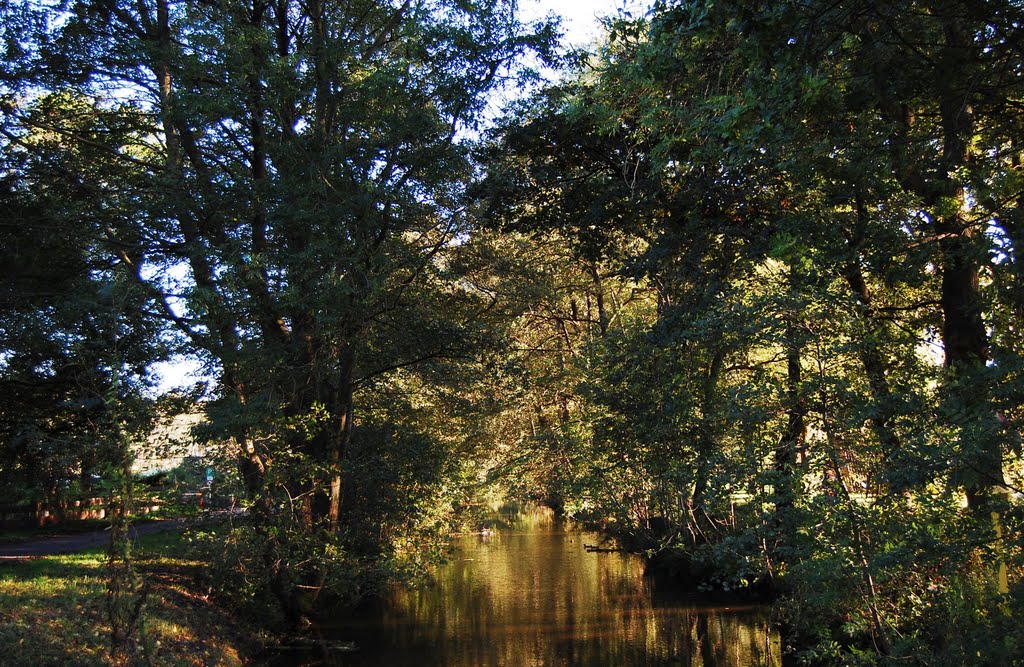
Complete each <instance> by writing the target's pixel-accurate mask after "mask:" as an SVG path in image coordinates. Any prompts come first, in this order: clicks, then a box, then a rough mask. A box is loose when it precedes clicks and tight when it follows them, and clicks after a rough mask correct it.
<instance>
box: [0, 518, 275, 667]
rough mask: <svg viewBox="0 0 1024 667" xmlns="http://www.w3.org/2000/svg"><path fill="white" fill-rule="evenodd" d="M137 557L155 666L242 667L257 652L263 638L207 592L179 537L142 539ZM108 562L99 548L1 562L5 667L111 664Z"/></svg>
mask: <svg viewBox="0 0 1024 667" xmlns="http://www.w3.org/2000/svg"><path fill="white" fill-rule="evenodd" d="M136 554H137V567H138V569H139V572H140V573H141V574H142V575H143V577H144V578H145V580H146V582H147V583H148V587H149V594H148V596H147V606H146V619H147V636H148V638H149V642H150V645H151V646H152V651H153V662H154V664H156V665H242V664H246V663H247V662H249V661H250V660H251V658H252V657H253V656H255V655H256V654H257V653H258V652H259V651H260V649H261V643H260V637H259V635H258V633H257V632H256V631H255V630H254V629H253V628H251V627H248V626H246V625H244V624H242V623H241V622H240V621H239V620H237V619H236V618H234V617H233V616H232V615H231V614H229V613H228V612H226V611H225V610H223V609H221V608H219V607H218V606H217V605H216V604H214V602H213V601H212V600H211V599H210V597H209V596H208V595H207V594H206V590H205V588H204V587H203V585H202V583H201V581H202V579H201V577H200V573H201V572H202V568H203V567H204V566H205V564H204V563H203V562H201V561H198V560H195V559H194V558H190V557H189V554H188V550H187V547H186V545H185V543H184V542H183V541H182V539H181V537H180V535H179V534H177V533H174V532H172V533H164V534H159V535H151V536H147V537H144V538H142V539H140V541H139V543H138V544H137V545H136ZM105 563H106V554H105V552H103V551H100V550H94V551H90V552H85V553H79V554H71V555H61V556H45V557H38V558H33V559H24V560H6V561H0V646H3V647H4V654H3V655H2V656H0V663H2V664H4V665H12V666H14V665H26V666H28V665H32V666H36V665H64V664H73V665H83V666H84V665H104V664H107V661H108V654H107V647H108V642H109V633H110V625H109V623H108V621H107V616H106V606H105V603H106V569H105Z"/></svg>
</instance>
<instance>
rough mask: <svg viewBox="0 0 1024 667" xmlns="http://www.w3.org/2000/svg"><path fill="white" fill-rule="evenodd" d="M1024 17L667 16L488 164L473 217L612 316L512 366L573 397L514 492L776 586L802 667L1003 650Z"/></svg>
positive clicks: (1006, 646)
mask: <svg viewBox="0 0 1024 667" xmlns="http://www.w3.org/2000/svg"><path fill="white" fill-rule="evenodd" d="M1022 20H1024V15H1022V14H1021V11H1020V9H1019V7H1017V6H1016V5H1014V4H1013V3H1000V2H990V3H967V2H935V3H918V2H906V3H888V4H886V5H885V6H880V5H878V4H877V3H861V2H840V3H788V2H783V3H772V4H769V5H764V4H759V3H747V2H715V3H705V2H663V3H658V4H656V6H655V7H654V8H653V9H652V11H651V12H650V13H649V14H648V15H647V16H646V17H644V18H642V19H629V18H626V19H621V20H617V21H612V22H610V24H609V37H608V40H607V42H606V43H605V45H604V46H603V48H602V49H601V51H600V52H599V53H598V54H596V55H595V56H593V57H592V58H591V59H590V60H588V61H587V62H586V63H585V64H584V65H583V66H582V67H581V68H580V70H579V72H578V73H577V74H576V75H575V76H573V77H570V78H569V79H568V80H567V81H566V82H565V83H563V84H560V85H559V86H556V87H554V88H551V89H549V90H548V91H546V92H545V93H544V94H543V95H542V96H538V97H536V98H535V99H534V100H533V101H532V102H531V103H527V104H525V105H524V108H523V109H520V110H519V112H518V113H517V114H514V115H512V116H510V117H509V118H508V120H507V122H506V124H505V125H503V126H502V127H500V128H498V130H496V131H495V132H494V134H493V141H492V144H491V145H490V147H489V148H488V149H487V153H486V159H487V160H488V165H489V167H488V173H487V177H486V179H485V180H484V181H483V183H482V184H481V186H480V188H479V199H480V202H481V205H482V206H483V207H484V208H485V210H486V211H487V212H488V219H489V220H490V221H492V222H493V224H494V225H495V226H496V227H497V228H498V229H501V230H503V231H505V232H507V233H515V234H525V235H527V237H529V238H534V239H540V240H543V242H545V243H549V244H550V243H561V244H564V245H565V246H566V247H568V248H571V249H572V251H571V253H570V254H571V258H569V261H565V262H564V265H565V268H564V269H563V274H564V275H573V273H574V272H575V271H576V270H577V269H576V266H577V265H578V263H580V262H583V263H585V262H592V263H593V264H592V266H593V269H592V271H591V273H592V274H593V275H595V276H598V275H600V276H602V277H603V279H602V286H603V287H602V288H600V289H601V291H602V292H603V295H604V300H605V301H606V302H609V301H611V302H613V303H614V304H615V306H614V307H613V308H612V312H610V313H603V314H602V315H601V317H600V318H599V319H590V320H589V324H590V326H589V329H590V333H591V338H590V339H589V340H588V341H587V343H586V344H585V345H574V344H573V342H572V341H571V340H570V338H569V337H568V336H566V338H565V340H564V344H563V345H561V346H560V347H561V351H562V355H563V357H564V356H565V354H566V353H567V352H571V355H570V357H571V360H572V363H571V364H570V365H569V367H568V368H562V367H561V365H559V366H558V367H557V368H556V369H552V368H551V365H550V362H549V361H547V360H545V359H544V358H543V357H540V356H537V355H534V356H533V357H532V358H533V361H532V362H531V363H532V364H535V365H536V368H538V371H539V372H540V373H541V377H542V378H545V379H550V378H567V379H568V382H567V383H563V384H561V385H559V386H558V388H557V389H556V390H555V391H556V392H562V394H564V393H566V392H571V394H572V396H573V398H574V402H572V403H571V405H572V408H573V409H572V410H571V411H566V410H563V411H562V415H561V418H560V420H559V422H558V423H557V426H555V425H552V426H549V428H548V429H547V431H546V434H545V435H542V436H541V437H546V438H548V439H550V440H552V441H553V442H554V443H555V444H554V445H553V446H547V447H545V448H543V449H542V450H536V449H534V450H532V451H534V452H535V453H536V454H537V455H538V456H546V457H547V460H548V461H549V462H550V463H549V465H548V466H546V467H545V466H543V465H539V464H538V463H537V462H536V461H531V462H530V464H529V465H528V466H524V467H523V468H522V471H523V474H525V475H527V476H529V475H533V474H536V473H537V471H539V472H540V475H541V479H544V480H545V481H546V482H547V483H550V482H551V481H552V478H551V476H550V475H546V474H545V473H546V472H547V470H548V469H551V468H555V467H557V469H558V476H557V479H558V481H559V482H560V484H561V486H560V487H559V488H558V489H556V490H554V492H553V493H554V494H555V495H560V497H561V499H562V502H563V503H564V504H565V507H566V509H567V510H569V511H571V512H572V513H574V514H576V515H578V516H581V517H585V518H592V519H598V520H603V521H606V522H607V523H606V524H605V525H606V526H607V527H608V529H609V530H610V531H611V532H612V533H614V534H616V535H617V536H618V537H619V539H620V541H622V542H623V543H624V544H626V545H630V546H632V547H635V548H639V549H645V550H647V551H648V553H650V554H652V555H653V556H655V557H656V559H657V560H659V561H661V562H662V563H663V564H664V565H665V567H667V568H671V569H674V570H676V571H677V572H679V573H681V574H683V575H684V576H686V577H688V578H690V579H691V581H693V582H694V583H696V584H698V585H700V586H702V587H710V588H724V589H726V590H732V589H736V588H749V589H754V590H759V589H763V588H764V587H768V588H770V589H772V590H776V591H782V592H784V593H785V594H786V596H787V597H786V599H787V600H788V601H789V602H788V603H787V604H784V605H781V606H780V609H781V612H782V614H783V620H784V621H785V623H786V624H787V625H788V627H789V629H790V631H791V637H792V640H793V643H794V645H796V646H799V647H801V648H802V649H803V650H802V652H801V653H800V657H802V658H805V659H807V660H811V661H817V662H838V663H843V664H849V663H851V662H863V663H874V662H877V661H890V660H891V661H895V662H904V661H911V662H916V663H920V664H964V663H971V664H975V663H983V664H1009V663H1011V662H1014V661H1019V660H1020V659H1021V655H1022V653H1021V651H1022V649H1021V646H1022V644H1021V640H1022V637H1021V636H1020V633H1019V630H1018V629H1017V627H1016V623H1015V620H1014V619H1015V618H1019V614H1020V611H1021V609H1020V603H1021V595H1020V594H1021V588H1020V586H1021V582H1020V576H1019V575H1020V565H1021V546H1022V543H1021V539H1022V535H1021V533H1020V523H1019V522H1020V511H1021V503H1020V484H1019V480H1020V473H1021V469H1020V453H1021V450H1020V423H1021V418H1022V417H1024V415H1022V413H1021V411H1020V405H1021V400H1020V399H1021V391H1022V389H1024V387H1022V385H1021V376H1020V369H1021V356H1020V353H1021V347H1020V343H1021V339H1020V333H1019V326H1020V314H1021V311H1020V300H1019V288H1020V287H1019V286H1020V271H1019V253H1020V238H1019V230H1018V229H1017V227H1018V223H1017V219H1018V218H1019V216H1020V198H1021V192H1022V190H1021V181H1020V152H1019V151H1020V145H1019V144H1020V137H1019V132H1020V130H1019V128H1018V124H1019V117H1020V116H1019V114H1020V100H1021V95H1022V93H1024V88H1022V83H1024V81H1022V79H1021V75H1022V72H1021V69H1020V55H1021V53H1020V49H1019V39H1020V37H1021V31H1022V29H1024V25H1022ZM592 293H593V287H592V286H587V284H586V283H583V284H582V285H579V284H578V286H577V288H576V290H575V292H573V291H571V290H570V291H568V293H566V294H554V293H550V294H548V295H546V296H545V299H546V301H545V303H551V304H553V307H556V308H557V307H561V309H562V311H563V312H567V311H568V310H569V308H568V306H569V304H571V303H573V299H576V300H580V299H583V298H585V295H590V294H592ZM624 293H628V294H630V298H629V299H628V300H626V299H623V298H622V297H621V295H622V294H624ZM616 295H617V296H618V298H611V297H614V296H616ZM572 311H573V312H575V308H573V309H572ZM569 321H573V320H569ZM563 382H564V381H563ZM563 404H564V402H563ZM556 408H557V404H554V403H553V402H552V401H550V400H548V401H547V402H546V403H545V402H543V401H541V400H538V401H537V410H538V411H539V412H540V411H544V410H545V409H546V410H547V411H548V412H549V413H550V412H553V411H554V410H555V409H556ZM549 423H551V420H549ZM535 439H536V438H535ZM549 493H552V492H550V491H549Z"/></svg>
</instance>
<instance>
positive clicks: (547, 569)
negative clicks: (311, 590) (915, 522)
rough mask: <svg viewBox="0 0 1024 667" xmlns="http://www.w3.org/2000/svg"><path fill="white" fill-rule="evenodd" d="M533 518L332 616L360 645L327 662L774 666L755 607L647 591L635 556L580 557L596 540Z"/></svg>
mask: <svg viewBox="0 0 1024 667" xmlns="http://www.w3.org/2000/svg"><path fill="white" fill-rule="evenodd" d="M534 518H535V517H534ZM533 524H534V525H531V526H529V527H527V528H525V529H524V528H523V526H521V525H513V526H511V527H510V528H509V529H500V530H497V531H495V532H494V534H492V535H489V536H482V535H474V536H467V537H463V538H460V540H459V541H458V544H457V550H456V551H455V553H454V555H453V558H452V561H451V562H450V563H449V564H447V565H446V566H444V567H441V568H439V571H438V573H437V577H436V580H435V581H434V583H432V584H430V585H427V586H424V587H422V588H418V589H415V590H400V591H396V592H395V593H394V595H393V599H392V600H389V601H388V602H387V603H386V604H383V605H381V607H380V608H378V609H376V610H374V611H371V612H363V613H361V614H359V615H356V616H353V617H351V618H345V619H338V623H337V625H336V626H334V627H331V628H325V629H324V630H325V633H326V634H328V635H329V636H331V637H332V638H334V639H336V640H338V641H344V642H354V643H355V646H356V647H357V649H358V650H355V651H351V652H334V653H333V654H332V655H331V656H329V660H328V663H329V664H339V665H367V666H368V665H417V666H419V665H444V666H452V667H457V666H467V667H468V666H474V667H475V666H485V665H488V666H489V665H507V666H523V667H526V666H532V665H537V666H541V665H543V666H552V667H553V666H556V665H686V666H687V667H726V666H728V667H745V666H748V665H766V666H775V665H779V664H781V661H780V658H779V655H780V654H779V640H778V637H777V635H775V634H774V633H772V632H770V631H769V629H768V623H767V614H766V612H765V611H764V610H763V609H761V608H754V607H751V608H742V607H707V606H692V605H688V604H687V603H686V602H685V600H682V599H679V598H672V597H669V596H664V595H659V594H656V593H655V592H654V591H652V588H651V582H650V581H649V580H648V579H645V578H644V577H643V562H642V560H641V559H639V558H637V557H633V556H625V555H623V554H617V553H589V552H587V551H585V549H584V544H591V543H596V542H597V540H598V536H597V535H595V534H593V533H579V532H574V531H568V532H567V531H566V530H564V529H563V528H562V527H560V526H558V525H556V524H555V523H554V522H551V521H547V522H540V523H538V522H536V521H534V522H533ZM319 658H320V659H321V660H322V659H324V656H322V655H321V656H319ZM321 664H322V663H321Z"/></svg>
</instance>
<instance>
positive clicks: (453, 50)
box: [0, 0, 1024, 665]
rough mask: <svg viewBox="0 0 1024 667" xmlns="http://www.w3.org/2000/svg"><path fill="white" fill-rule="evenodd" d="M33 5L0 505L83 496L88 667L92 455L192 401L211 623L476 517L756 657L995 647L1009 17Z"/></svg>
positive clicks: (1019, 500)
mask: <svg viewBox="0 0 1024 667" xmlns="http://www.w3.org/2000/svg"><path fill="white" fill-rule="evenodd" d="M56 9H57V6H56V5H51V4H50V3H47V2H41V1H38V0H10V1H8V2H5V3H3V4H2V5H0V11H2V12H3V15H2V17H3V20H2V21H0V36H2V39H0V44H2V47H0V48H2V49H3V50H4V51H3V55H4V56H5V57H4V58H3V60H2V62H0V109H2V111H3V114H2V115H0V147H2V152H0V210H2V211H3V221H2V224H0V239H2V240H0V266H3V267H4V269H3V271H5V272H6V273H5V276H4V277H5V280H4V285H5V287H4V288H3V292H2V299H3V303H4V308H3V310H2V311H0V430H2V433H3V437H4V439H5V442H6V445H7V446H6V447H5V448H3V449H2V450H0V456H2V457H3V466H2V471H0V490H2V491H3V493H4V494H5V496H6V497H7V499H9V500H25V499H28V498H26V496H32V498H31V499H32V500H33V501H35V500H41V499H46V500H48V501H54V502H59V501H61V500H62V499H66V498H68V497H69V496H70V495H73V494H92V493H96V492H101V493H103V494H105V495H106V496H107V497H109V498H110V499H111V502H112V503H113V505H112V506H113V507H115V508H116V507H121V508H122V510H121V511H118V510H117V509H115V510H114V511H113V512H112V516H113V517H114V520H113V522H112V524H113V531H112V533H113V535H114V537H115V540H114V545H113V547H112V549H111V551H110V555H109V558H108V570H109V574H110V576H109V582H110V592H109V594H108V595H109V598H110V599H111V600H114V601H116V604H113V605H112V606H110V609H109V616H110V618H111V619H112V621H111V637H112V641H113V644H114V648H113V649H112V652H111V654H110V655H111V659H112V660H113V661H114V662H121V663H125V664H127V663H131V662H132V661H135V660H138V659H141V658H140V656H142V655H143V652H144V649H145V647H146V646H147V645H148V644H147V642H148V641H149V639H148V637H149V635H148V634H147V630H146V629H145V628H147V627H149V624H147V620H146V618H147V616H146V615H145V614H143V613H142V606H141V601H142V600H143V598H144V597H145V596H144V595H143V594H144V592H145V590H146V586H147V584H146V581H147V577H146V572H145V565H144V563H137V562H136V561H137V559H133V558H132V556H131V554H130V551H129V550H128V549H127V548H126V545H127V537H126V535H127V533H126V526H125V525H124V518H125V517H126V516H127V514H128V508H130V507H131V505H132V497H133V494H136V493H137V491H136V486H135V484H134V481H133V474H132V463H131V453H132V443H136V442H141V441H144V440H145V439H146V438H147V437H148V435H149V434H150V433H151V432H152V431H153V428H154V424H155V423H156V421H157V420H158V419H159V418H161V417H162V416H166V415H168V414H174V413H180V412H185V411H195V410H200V411H202V412H203V413H204V414H205V418H204V420H203V422H202V423H201V424H199V425H197V426H196V427H195V428H194V429H193V430H194V433H195V434H196V436H197V437H201V438H204V439H206V440H208V441H210V442H216V443H219V445H220V446H218V447H216V448H214V449H216V451H218V452H222V453H223V456H224V457H225V459H224V460H223V461H222V462H219V463H217V464H216V469H217V470H218V473H217V474H218V478H217V484H218V485H219V492H220V493H222V494H223V495H225V496H230V497H233V498H236V499H237V500H238V503H239V506H240V508H241V509H243V510H244V511H245V512H246V516H247V520H246V521H244V522H238V523H237V524H233V525H232V526H231V528H230V529H229V530H226V531H223V532H218V533H216V535H215V536H214V537H212V538H211V540H210V542H209V543H208V545H207V548H210V549H212V551H211V552H210V553H218V554H219V555H220V560H219V561H218V563H219V564H218V567H217V568H216V572H217V577H216V578H215V579H216V581H215V582H214V587H215V589H216V591H219V592H215V594H217V595H219V596H220V597H219V599H220V600H222V601H223V602H224V603H225V604H229V605H232V604H233V605H240V606H245V605H246V604H249V602H250V601H252V600H257V601H258V604H259V605H265V606H266V607H267V608H270V607H272V608H274V609H275V610H276V611H275V615H274V618H275V619H278V620H279V623H280V625H281V627H285V628H293V629H294V628H300V627H302V626H303V624H304V623H306V622H307V621H308V619H310V618H315V617H316V615H317V614H318V613H319V612H320V611H321V610H322V609H325V608H330V607H331V606H332V605H335V604H338V603H342V602H345V601H352V600H355V599H359V598H360V597H364V596H367V595H372V594H374V593H375V592H376V591H379V590H380V589H381V587H383V586H386V585H388V583H389V582H392V581H395V580H407V579H409V578H413V577H416V576H418V575H419V574H421V573H422V572H424V571H425V569H426V568H427V566H428V565H429V564H430V563H431V562H433V561H434V560H436V558H437V557H439V556H440V555H442V554H443V553H444V549H445V545H446V541H447V538H448V536H449V535H450V534H451V533H453V532H464V531H467V530H476V529H479V526H478V525H477V521H478V518H477V517H475V516H474V508H476V507H479V506H480V500H481V498H482V497H484V496H486V495H487V494H488V493H492V492H500V493H502V494H504V495H505V496H507V497H510V498H515V499H520V500H530V501H540V502H543V503H546V504H547V505H549V506H551V507H553V508H555V509H556V510H557V511H559V512H560V513H562V514H564V515H566V516H568V517H572V518H574V519H577V520H580V521H584V522H588V523H590V524H592V525H596V526H599V527H600V528H601V529H602V530H603V531H605V533H606V534H607V535H609V536H610V537H612V538H614V539H615V540H617V543H618V545H620V546H621V547H623V548H626V549H629V550H634V551H637V552H641V553H644V554H646V555H648V556H649V557H650V558H651V560H652V562H654V563H656V564H657V566H658V567H660V568H662V569H663V570H664V571H666V572H670V573H673V574H674V575H675V576H677V577H678V578H679V580H680V581H682V582H685V584H686V585H690V586H693V587H697V588H701V589H704V590H721V591H726V590H728V591H730V592H734V591H737V590H739V591H748V592H751V593H753V592H757V593H769V594H770V595H772V596H774V598H775V599H777V600H778V603H777V607H776V608H777V613H778V618H779V622H780V623H781V624H782V626H783V628H784V630H785V637H786V651H787V659H791V660H794V661H797V662H801V661H802V662H804V663H807V664H837V665H838V664H843V665H846V664H862V665H888V664H899V665H910V664H919V665H944V664H949V665H962V664H972V665H973V664H977V665H1007V664H1021V663H1022V662H1024V631H1022V629H1021V628H1024V624H1022V623H1021V622H1020V621H1021V619H1022V618H1024V578H1022V566H1024V552H1022V547H1024V532H1022V527H1024V481H1022V480H1024V474H1022V468H1021V456H1022V440H1021V427H1022V424H1024V407H1022V406H1024V400H1022V398H1024V347H1022V346H1024V336H1022V326H1024V268H1022V266H1024V264H1022V262H1024V258H1022V255H1021V253H1022V252H1024V219H1022V217H1021V216H1022V215H1024V208H1022V203H1024V170H1022V166H1021V165H1022V156H1021V151H1022V140H1024V136H1022V133H1024V127H1022V115H1021V112H1022V104H1024V70H1022V68H1021V61H1022V58H1021V56H1022V55H1024V49H1022V46H1021V45H1022V43H1024V10H1022V8H1021V7H1020V4H1019V3H1018V2H1014V1H1011V0H986V1H985V2H975V1H967V0H932V1H929V2H923V1H920V0H898V1H896V2H889V3H877V2H873V1H868V0H837V1H834V2H827V3H826V2H816V1H813V0H810V1H796V0H792V1H790V0H785V1H782V2H772V3H762V2H750V1H747V0H720V1H715V2H710V1H704V0H658V1H656V2H654V3H653V5H652V7H651V9H650V11H649V12H647V13H645V14H644V15H642V16H631V15H627V14H622V15H619V16H616V17H611V18H609V20H608V21H607V22H606V26H605V27H606V34H605V37H604V38H603V39H602V41H601V42H600V43H599V44H597V45H596V46H595V47H594V48H593V49H592V50H591V52H574V53H570V54H566V53H563V52H561V51H560V50H559V49H558V48H557V46H556V37H557V27H556V26H555V25H554V24H553V23H551V22H549V21H539V22H535V23H527V24H524V23H522V22H520V21H519V20H518V18H517V14H516V11H515V10H516V3H515V2H512V1H511V0H471V1H469V0H467V1H462V0H459V1H454V0H402V1H399V0H388V1H384V2H381V1H377V0H372V1H371V0H346V1H336V0H310V1H308V2H299V1H296V0H223V1H221V2H208V1H207V0H139V1H138V2H124V1H122V0H102V1H101V0H73V1H71V2H68V3H62V4H60V5H59V9H60V11H55V10H56ZM527 63H529V64H530V65H529V66H528V65H527ZM541 66H543V67H548V68H557V69H558V71H559V78H558V79H557V81H554V82H546V83H545V82H543V81H541V80H540V78H539V77H538V75H537V74H536V72H534V71H532V70H531V69H530V67H535V68H539V67H541ZM513 88H515V89H517V90H519V91H520V92H521V93H522V94H521V95H520V97H519V98H518V99H517V100H516V101H515V102H513V103H512V104H511V105H510V106H509V107H508V108H507V109H506V110H505V112H504V113H503V114H501V115H499V116H497V117H496V112H495V110H494V109H493V108H491V107H490V106H489V100H492V99H494V97H493V96H494V94H496V93H497V92H500V91H502V90H504V91H505V92H506V93H507V92H508V91H509V90H511V89H513ZM182 358H188V359H192V360H196V361H197V362H199V363H201V364H203V367H204V371H203V381H202V382H199V383H197V384H196V386H195V387H194V388H193V389H192V390H191V391H189V392H185V393H179V394H174V395H166V396H163V397H160V398H159V399H158V398H154V389H153V387H154V379H153V376H152V368H153V367H154V366H155V365H156V364H157V363H158V362H161V361H167V360H172V359H182ZM495 489H498V490H499V491H494V490H495ZM68 566H69V567H70V566H71V565H70V563H69V565H68Z"/></svg>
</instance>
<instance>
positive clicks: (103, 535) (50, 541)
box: [0, 519, 184, 561]
mask: <svg viewBox="0 0 1024 667" xmlns="http://www.w3.org/2000/svg"><path fill="white" fill-rule="evenodd" d="M182 525H184V524H183V522H182V521H180V520H174V519H167V520H163V521H151V522H148V523H143V524H139V525H137V526H132V529H131V530H132V533H131V534H132V537H138V536H140V535H150V534H152V533H159V532H161V531H164V530H171V529H173V528H180V527H181V526H182ZM108 544H110V531H108V530H95V531H91V532H88V533H76V534H74V535H61V536H59V537H46V538H43V539H39V540H31V541H28V542H14V543H7V544H4V543H0V561H2V560H12V559H23V558H33V557H36V556H54V555H56V554H70V553H75V552H76V551H86V550H88V549H95V548H97V547H106V546H107V545H108Z"/></svg>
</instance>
